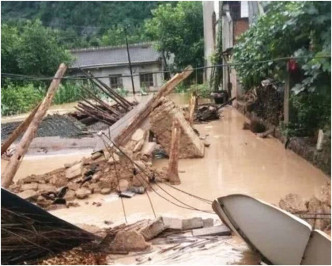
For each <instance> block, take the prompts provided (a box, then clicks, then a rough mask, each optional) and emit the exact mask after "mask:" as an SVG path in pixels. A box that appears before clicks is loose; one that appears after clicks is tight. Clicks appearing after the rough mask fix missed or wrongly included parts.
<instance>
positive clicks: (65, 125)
mask: <svg viewBox="0 0 332 266" xmlns="http://www.w3.org/2000/svg"><path fill="white" fill-rule="evenodd" d="M20 123H21V122H10V123H5V124H1V141H4V140H5V139H7V138H8V136H9V135H10V134H11V133H12V132H13V131H14V130H15V129H16V128H17V127H18V126H19V125H20ZM88 134H89V132H88V128H87V127H86V126H85V125H84V124H82V123H80V122H79V121H77V120H76V119H74V118H72V117H70V116H67V115H59V114H54V115H48V116H46V117H45V118H44V119H43V121H42V122H41V124H40V126H39V128H38V131H37V134H36V137H50V136H60V137H62V138H77V137H82V136H86V135H88ZM21 137H22V136H20V137H19V138H18V140H19V139H20V138H21Z"/></svg>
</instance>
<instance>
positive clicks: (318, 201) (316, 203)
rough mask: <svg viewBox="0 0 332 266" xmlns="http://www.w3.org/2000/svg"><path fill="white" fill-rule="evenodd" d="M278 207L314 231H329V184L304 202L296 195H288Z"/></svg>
mask: <svg viewBox="0 0 332 266" xmlns="http://www.w3.org/2000/svg"><path fill="white" fill-rule="evenodd" d="M279 207H280V208H281V209H284V210H286V211H288V212H290V213H293V214H295V215H297V216H299V217H300V218H302V219H305V220H306V221H307V222H308V223H309V224H310V225H311V226H313V227H314V228H315V229H319V230H323V231H326V232H330V231H331V183H330V182H328V183H327V184H326V185H324V186H322V188H321V191H320V194H319V195H318V196H317V197H312V198H311V199H310V200H308V201H304V200H303V199H302V198H301V197H300V196H299V195H297V194H292V193H291V194H288V195H286V196H285V197H284V198H283V199H281V200H280V202H279Z"/></svg>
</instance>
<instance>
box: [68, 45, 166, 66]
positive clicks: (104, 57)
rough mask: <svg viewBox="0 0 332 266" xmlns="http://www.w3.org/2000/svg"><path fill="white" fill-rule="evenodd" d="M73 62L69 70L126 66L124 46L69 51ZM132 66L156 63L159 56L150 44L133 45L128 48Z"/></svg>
mask: <svg viewBox="0 0 332 266" xmlns="http://www.w3.org/2000/svg"><path fill="white" fill-rule="evenodd" d="M71 53H72V55H73V56H74V57H75V61H74V63H73V64H72V66H71V68H78V67H80V68H92V67H106V66H117V65H124V64H128V55H127V48H126V46H117V47H98V48H87V49H76V50H71ZM129 53H130V60H131V63H132V64H137V63H146V62H157V61H158V60H159V59H160V57H161V55H160V53H159V52H158V51H157V50H156V49H155V48H153V46H152V43H143V44H134V45H130V46H129Z"/></svg>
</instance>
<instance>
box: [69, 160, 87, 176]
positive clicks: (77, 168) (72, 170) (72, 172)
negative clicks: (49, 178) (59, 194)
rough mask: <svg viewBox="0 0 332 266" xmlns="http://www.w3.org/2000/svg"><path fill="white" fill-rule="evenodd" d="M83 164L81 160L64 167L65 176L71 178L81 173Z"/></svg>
mask: <svg viewBox="0 0 332 266" xmlns="http://www.w3.org/2000/svg"><path fill="white" fill-rule="evenodd" d="M82 169H83V165H82V162H79V163H77V164H75V165H73V166H71V167H69V168H68V169H66V178H67V179H73V178H75V177H79V176H81V175H82Z"/></svg>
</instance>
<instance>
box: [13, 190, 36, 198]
mask: <svg viewBox="0 0 332 266" xmlns="http://www.w3.org/2000/svg"><path fill="white" fill-rule="evenodd" d="M17 196H19V197H20V198H22V199H25V200H35V199H37V197H38V192H37V191H35V190H31V189H28V190H24V191H22V192H20V193H18V194H17Z"/></svg>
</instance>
